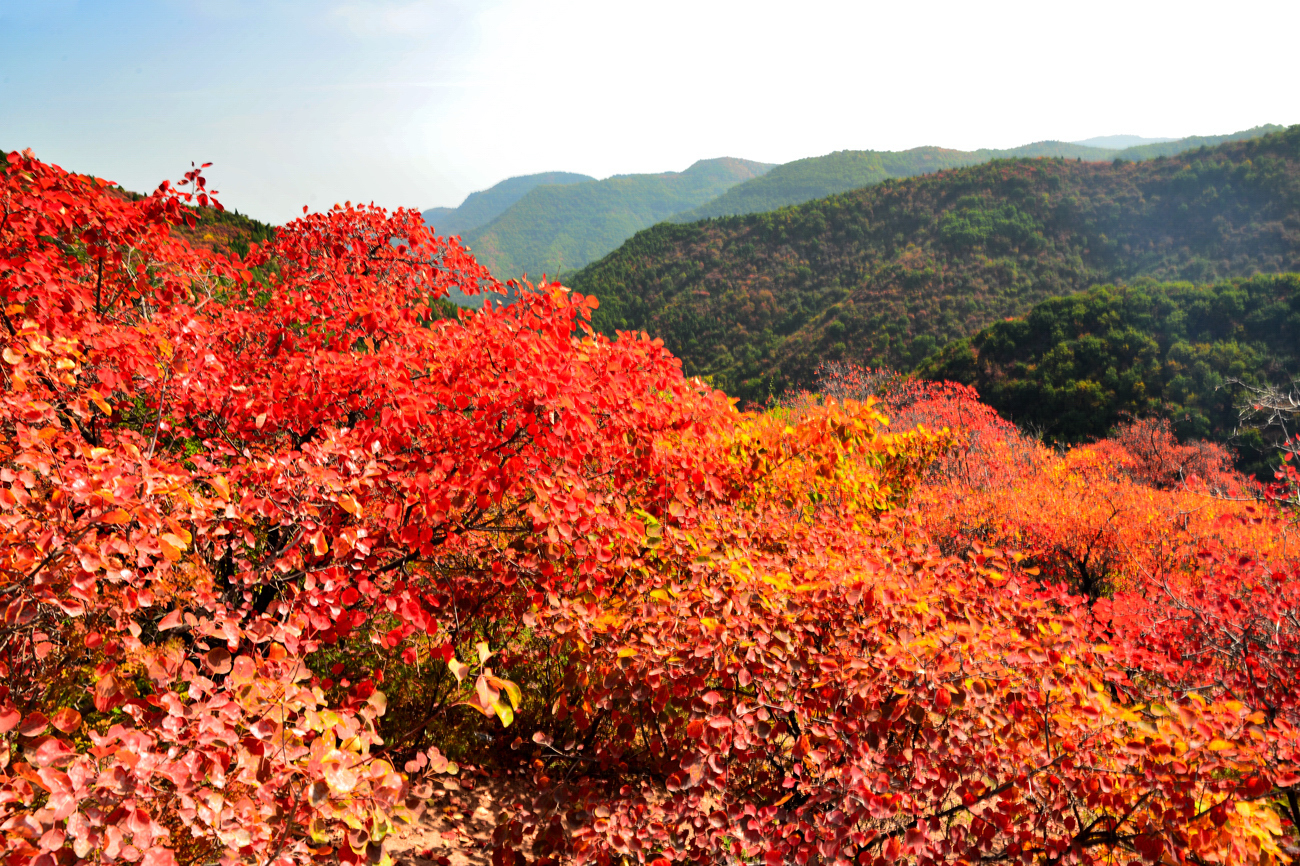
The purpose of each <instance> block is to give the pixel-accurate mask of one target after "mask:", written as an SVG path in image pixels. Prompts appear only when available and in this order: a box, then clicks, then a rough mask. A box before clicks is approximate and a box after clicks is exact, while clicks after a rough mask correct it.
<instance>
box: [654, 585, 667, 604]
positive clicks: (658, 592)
mask: <svg viewBox="0 0 1300 866" xmlns="http://www.w3.org/2000/svg"><path fill="white" fill-rule="evenodd" d="M650 597H651V598H657V599H659V601H662V602H663V603H664V604H667V603H668V602H669V601H670V600H671V599H670V598H669V596H668V592H667V590H663V589H652V590H650Z"/></svg>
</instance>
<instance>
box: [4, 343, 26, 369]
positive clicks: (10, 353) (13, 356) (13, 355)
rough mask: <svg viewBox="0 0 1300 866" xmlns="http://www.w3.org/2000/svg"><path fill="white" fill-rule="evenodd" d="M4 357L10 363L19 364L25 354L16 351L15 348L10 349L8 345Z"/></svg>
mask: <svg viewBox="0 0 1300 866" xmlns="http://www.w3.org/2000/svg"><path fill="white" fill-rule="evenodd" d="M4 359H5V360H6V361H8V362H9V363H10V364H14V365H17V364H18V362H19V361H21V360H22V359H23V356H22V355H20V354H18V353H17V352H15V351H14V350H13V349H10V348H9V347H8V346H5V350H4Z"/></svg>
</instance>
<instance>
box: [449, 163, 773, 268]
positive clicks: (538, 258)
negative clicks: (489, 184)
mask: <svg viewBox="0 0 1300 866" xmlns="http://www.w3.org/2000/svg"><path fill="white" fill-rule="evenodd" d="M771 167H772V166H770V165H768V164H766V163H761V162H751V161H749V160H745V159H731V158H723V159H702V160H700V161H699V162H696V163H695V164H694V165H692V166H691V167H690V168H688V169H686V171H682V172H675V171H670V172H664V173H663V174H625V175H615V176H614V177H610V178H606V179H605V180H600V181H588V182H586V183H575V184H567V185H563V186H556V185H547V186H538V187H535V188H534V189H532V190H530V191H529V192H528V193H526V194H525V195H523V196H521V197H520V199H519V200H518V201H517V202H515V203H514V204H513V205H511V206H510V207H509V208H507V209H506V210H505V211H504V212H503V213H502V214H501V215H500V216H498V217H497V218H496V219H494V220H493V221H492V222H490V223H488V224H487V225H485V226H482V227H480V228H478V229H475V230H474V231H467V232H465V234H464V237H465V241H466V242H467V243H468V244H469V245H470V246H471V247H472V248H473V250H474V255H475V257H476V258H477V259H478V260H479V261H480V262H483V263H484V264H486V265H487V266H488V267H489V268H490V269H491V270H492V273H493V274H495V275H496V276H497V277H498V278H499V279H502V280H505V279H512V278H515V277H518V276H520V275H521V274H524V273H527V274H529V275H530V276H532V277H540V276H541V275H542V273H543V272H545V273H547V274H551V275H555V274H557V273H560V272H562V271H569V270H573V269H575V268H579V267H582V266H583V265H585V264H587V263H588V262H591V261H594V260H595V259H598V258H600V257H601V256H603V255H605V254H606V253H608V252H609V251H610V250H613V249H614V248H616V247H617V246H618V245H619V244H621V243H622V242H623V241H624V240H626V239H627V238H629V237H631V236H632V235H633V234H634V233H636V232H637V231H640V230H641V229H643V228H647V227H648V226H651V225H654V224H655V223H657V222H659V221H661V220H664V219H667V218H668V217H670V216H672V215H673V214H675V213H677V212H678V211H681V210H684V209H687V208H692V207H695V206H696V205H698V204H701V203H703V202H706V201H708V200H709V199H711V198H714V197H715V196H717V195H719V194H720V193H722V192H724V191H725V190H727V189H729V188H731V187H733V186H735V185H736V184H738V183H741V182H742V181H746V180H749V179H750V178H753V177H758V176H759V175H761V174H763V173H765V172H766V171H767V170H768V169H770V168H771Z"/></svg>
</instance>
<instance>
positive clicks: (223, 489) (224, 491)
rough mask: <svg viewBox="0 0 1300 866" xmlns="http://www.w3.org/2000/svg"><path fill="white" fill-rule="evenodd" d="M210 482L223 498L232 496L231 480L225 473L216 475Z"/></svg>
mask: <svg viewBox="0 0 1300 866" xmlns="http://www.w3.org/2000/svg"><path fill="white" fill-rule="evenodd" d="M209 483H210V484H211V485H212V489H213V490H215V491H217V495H218V496H220V497H221V498H222V499H229V498H230V482H229V481H227V480H226V478H225V476H224V475H217V476H214V477H213V478H212V479H211V481H210V482H209Z"/></svg>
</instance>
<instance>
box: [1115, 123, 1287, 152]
mask: <svg viewBox="0 0 1300 866" xmlns="http://www.w3.org/2000/svg"><path fill="white" fill-rule="evenodd" d="M1284 129H1286V127H1285V126H1278V125H1277V124H1276V123H1266V124H1264V125H1263V126H1254V127H1251V128H1250V129H1243V130H1242V131H1241V132H1234V133H1232V134H1231V135H1193V136H1191V137H1189V138H1180V139H1178V140H1177V141H1167V142H1164V143H1163V144H1142V145H1138V146H1137V147H1130V148H1126V149H1125V150H1121V151H1120V152H1119V153H1117V154H1115V156H1116V158H1118V159H1131V160H1134V161H1137V160H1139V159H1155V158H1156V157H1158V156H1174V155H1175V154H1179V153H1184V152H1186V151H1189V150H1195V149H1196V148H1198V147H1214V146H1215V145H1217V144H1226V143H1227V142H1229V141H1249V140H1250V139H1252V138H1259V137H1260V136H1261V135H1268V134H1269V133H1272V132H1281V131H1282V130H1284Z"/></svg>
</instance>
